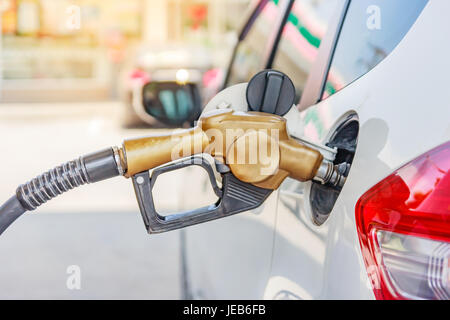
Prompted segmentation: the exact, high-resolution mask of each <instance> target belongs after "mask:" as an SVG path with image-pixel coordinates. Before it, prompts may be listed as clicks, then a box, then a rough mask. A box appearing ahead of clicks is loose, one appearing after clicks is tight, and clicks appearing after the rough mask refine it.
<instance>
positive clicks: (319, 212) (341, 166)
mask: <svg viewBox="0 0 450 320" xmlns="http://www.w3.org/2000/svg"><path fill="white" fill-rule="evenodd" d="M358 134H359V120H358V116H357V115H356V114H355V113H352V114H350V115H348V116H346V117H344V118H343V119H342V120H341V121H340V123H338V125H337V127H336V129H334V131H333V132H332V133H331V135H330V138H329V139H328V142H327V143H326V146H327V147H330V148H336V149H337V154H336V158H335V160H334V161H333V164H334V165H335V166H337V167H338V170H339V171H340V173H341V174H343V175H344V176H345V177H347V176H348V174H349V172H350V169H351V165H352V163H353V157H354V155H355V151H356V146H357V143H358ZM341 190H342V188H341V187H338V186H335V185H332V184H329V183H328V184H321V183H320V182H317V181H313V182H312V185H311V190H310V193H309V201H310V207H311V211H312V219H313V222H314V223H315V224H316V225H319V226H320V225H322V224H323V223H324V222H325V221H326V220H327V219H328V217H329V216H330V213H331V211H332V210H333V207H334V205H335V203H336V200H337V199H338V197H339V194H340V193H341Z"/></svg>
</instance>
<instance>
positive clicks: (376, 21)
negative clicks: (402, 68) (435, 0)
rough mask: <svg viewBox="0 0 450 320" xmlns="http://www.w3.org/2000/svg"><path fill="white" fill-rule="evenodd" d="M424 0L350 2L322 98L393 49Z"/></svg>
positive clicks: (426, 1)
mask: <svg viewBox="0 0 450 320" xmlns="http://www.w3.org/2000/svg"><path fill="white" fill-rule="evenodd" d="M427 3H428V0H356V1H355V0H353V1H351V2H350V5H349V8H348V10H347V14H346V16H345V20H344V24H343V26H342V30H341V33H340V35H339V39H338V42H337V46H336V49H335V53H334V56H333V59H332V63H331V66H330V71H329V73H328V76H327V81H326V84H325V88H324V92H323V96H322V99H324V98H326V97H328V96H330V95H332V94H334V93H335V92H337V91H339V90H341V89H342V88H344V87H345V86H347V85H348V84H350V83H351V82H353V81H355V80H356V79H358V78H359V77H361V76H363V75H364V74H366V73H367V72H369V71H370V70H371V69H373V68H374V67H375V66H376V65H377V64H378V63H380V62H381V61H382V60H383V59H384V58H386V56H387V55H388V54H389V53H391V52H392V50H394V48H395V47H396V46H397V45H398V44H399V42H400V41H401V40H402V39H403V37H404V36H405V35H406V33H407V32H408V30H409V29H410V28H411V26H412V25H413V23H414V22H415V21H416V20H417V18H418V16H419V15H420V13H421V12H422V10H423V8H424V7H425V5H426V4H427Z"/></svg>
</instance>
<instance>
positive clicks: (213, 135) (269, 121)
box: [121, 109, 323, 190]
mask: <svg viewBox="0 0 450 320" xmlns="http://www.w3.org/2000/svg"><path fill="white" fill-rule="evenodd" d="M200 153H209V154H210V155H211V156H213V157H214V158H215V159H217V160H219V161H222V162H223V163H225V164H226V165H228V166H229V167H230V169H231V172H232V173H233V175H234V176H235V177H236V178H238V179H239V180H241V181H244V182H247V183H250V184H253V185H255V186H258V187H261V188H265V189H272V190H274V189H277V188H278V187H279V186H280V184H281V182H283V180H284V179H285V178H286V177H288V176H289V177H291V178H294V179H296V180H299V181H308V180H311V179H313V178H314V177H315V176H316V173H317V171H318V169H319V167H320V165H321V164H322V161H323V156H322V155H321V154H320V152H319V151H317V150H314V149H312V148H310V147H307V146H306V145H304V144H302V143H300V142H298V141H296V140H294V139H292V138H290V137H289V135H288V133H287V130H286V120H285V119H284V118H282V117H280V116H277V115H272V114H267V113H261V112H236V111H233V110H231V109H223V110H216V111H212V112H210V113H207V114H205V115H204V116H202V117H201V118H200V120H199V122H198V124H197V126H196V127H194V128H192V129H187V130H179V129H178V130H174V131H173V132H170V133H167V134H160V135H153V136H148V137H142V138H137V139H130V140H125V141H124V143H123V148H122V152H121V156H122V160H123V163H124V165H125V168H126V173H125V176H127V177H131V176H133V175H135V174H137V173H139V172H143V171H146V170H150V169H153V168H155V167H157V166H160V165H163V164H165V163H168V162H171V161H173V160H177V159H180V158H184V157H189V156H192V155H194V154H200Z"/></svg>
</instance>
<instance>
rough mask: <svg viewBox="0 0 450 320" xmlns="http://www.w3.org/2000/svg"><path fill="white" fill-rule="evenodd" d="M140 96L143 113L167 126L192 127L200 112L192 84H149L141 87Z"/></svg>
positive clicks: (197, 90)
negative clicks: (187, 125)
mask: <svg viewBox="0 0 450 320" xmlns="http://www.w3.org/2000/svg"><path fill="white" fill-rule="evenodd" d="M142 96H143V105H144V110H145V112H147V113H148V114H149V115H150V116H152V117H154V118H156V119H157V120H159V121H161V122H162V123H164V124H166V125H168V126H173V127H181V126H185V125H186V124H189V125H192V124H193V122H194V121H195V120H197V119H198V117H199V116H200V114H201V111H202V106H201V98H200V92H199V89H198V86H197V85H196V84H194V83H189V82H188V83H178V82H175V81H161V82H150V83H147V84H146V85H145V86H144V87H143V89H142Z"/></svg>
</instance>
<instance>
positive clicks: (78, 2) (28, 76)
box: [0, 0, 254, 299]
mask: <svg viewBox="0 0 450 320" xmlns="http://www.w3.org/2000/svg"><path fill="white" fill-rule="evenodd" d="M252 2H254V1H250V0H126V1H124V0H108V1H100V0H0V10H1V14H0V17H1V23H0V26H1V28H2V29H1V32H0V54H1V55H0V57H1V59H0V143H1V151H0V152H1V154H2V155H3V156H2V157H1V159H0V182H1V183H0V201H2V202H3V201H5V200H6V199H8V198H9V197H10V196H11V194H12V192H14V190H15V188H16V186H17V185H19V184H21V183H23V182H25V181H27V180H29V179H30V178H32V177H34V176H35V175H37V174H40V173H41V172H42V171H44V170H46V169H48V168H51V167H53V166H55V165H58V164H59V163H62V162H64V161H67V160H69V159H73V158H75V157H77V156H78V155H81V154H85V153H88V152H90V151H95V150H98V149H101V148H103V147H107V146H111V145H119V144H120V143H121V141H122V140H123V139H124V138H127V137H133V136H137V135H143V134H149V133H151V132H154V131H155V130H166V129H164V128H162V127H163V126H158V124H157V123H155V124H151V123H149V121H145V119H144V121H143V120H142V117H138V116H137V114H138V113H139V110H137V109H136V106H135V104H134V103H135V100H136V99H141V98H140V97H141V92H140V91H139V90H141V89H142V86H143V84H145V83H148V82H150V81H177V82H180V81H181V82H186V81H189V82H193V83H196V84H199V87H200V88H201V90H202V95H201V96H202V97H203V99H204V100H207V99H208V98H209V97H210V96H211V95H212V94H213V93H214V92H216V91H217V90H218V88H220V86H221V84H222V82H223V75H224V68H226V66H227V63H228V62H229V59H230V57H231V52H232V49H233V46H234V44H235V43H236V41H237V31H238V30H239V27H240V24H241V23H243V22H244V21H243V20H245V12H247V10H248V8H249V7H251V5H252ZM203 102H204V101H203ZM150 127H151V128H150ZM181 183H183V179H181V178H180V176H177V175H172V176H171V177H170V178H168V179H165V180H164V182H163V183H162V184H163V185H162V186H161V190H165V191H161V192H160V207H161V208H162V210H176V209H177V208H178V207H179V201H180V199H179V197H174V196H173V194H174V193H175V192H176V190H177V189H179V188H181V187H180V184H181ZM179 236H180V235H179V233H176V232H172V233H169V234H164V235H158V236H152V237H149V236H148V235H147V234H146V230H145V228H144V225H143V223H142V221H141V216H140V213H139V211H138V207H137V203H136V200H135V196H134V192H133V188H132V185H131V181H128V180H125V179H121V178H117V179H115V180H111V181H106V182H102V183H101V184H97V185H93V186H86V187H84V188H81V189H79V190H74V191H73V192H70V193H69V194H65V195H63V196H61V197H60V198H57V199H55V200H54V201H52V202H50V203H48V204H47V205H45V206H43V207H42V208H40V209H39V213H36V214H35V213H31V214H27V215H25V216H24V217H22V218H21V219H19V221H18V222H16V223H15V224H14V225H13V226H12V227H11V228H10V229H9V230H8V231H7V232H6V233H5V234H4V235H2V237H1V239H0V299H17V298H25V299H30V298H44V299H45V298H63V299H64V298H69V299H72V298H124V299H127V298H153V299H158V298H161V299H166V298H173V299H176V298H180V297H181V290H180V286H181V285H180V263H179V261H180V251H179ZM71 265H76V266H79V267H80V270H81V289H80V290H69V289H68V288H67V286H66V281H67V278H68V276H69V274H68V273H67V268H68V267H69V266H71Z"/></svg>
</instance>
